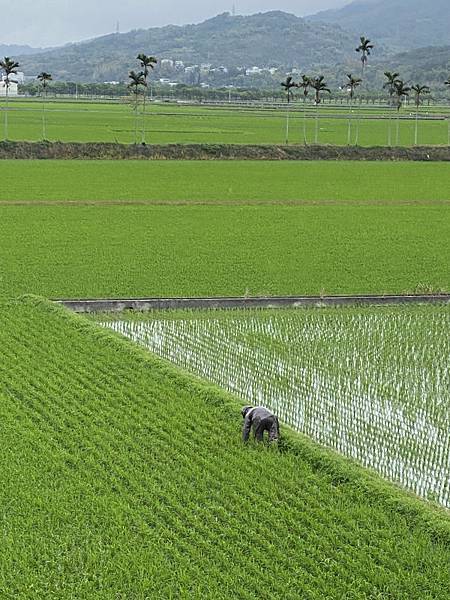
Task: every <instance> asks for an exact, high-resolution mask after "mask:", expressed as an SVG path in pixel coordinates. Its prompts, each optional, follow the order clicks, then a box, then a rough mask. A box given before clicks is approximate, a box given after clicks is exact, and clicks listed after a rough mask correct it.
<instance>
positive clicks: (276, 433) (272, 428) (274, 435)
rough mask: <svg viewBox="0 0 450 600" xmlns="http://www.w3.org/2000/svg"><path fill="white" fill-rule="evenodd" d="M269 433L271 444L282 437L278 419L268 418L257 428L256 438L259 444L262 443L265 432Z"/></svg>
mask: <svg viewBox="0 0 450 600" xmlns="http://www.w3.org/2000/svg"><path fill="white" fill-rule="evenodd" d="M265 431H267V432H268V433H269V442H275V441H276V440H278V438H279V437H280V425H279V423H278V417H266V418H265V419H262V421H261V422H260V423H259V424H258V426H257V427H256V428H255V438H256V440H257V441H258V442H262V440H263V437H264V432H265Z"/></svg>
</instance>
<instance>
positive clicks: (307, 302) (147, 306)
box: [54, 294, 450, 313]
mask: <svg viewBox="0 0 450 600" xmlns="http://www.w3.org/2000/svg"><path fill="white" fill-rule="evenodd" d="M54 301H55V302H57V303H59V304H62V305H63V306H65V307H66V308H69V309H70V310H73V311H74V312H77V313H95V312H123V311H126V310H135V311H142V312H145V311H150V310H183V309H226V308H301V307H311V306H316V307H318V308H320V307H325V306H355V305H356V306H357V305H370V304H373V305H387V304H428V303H432V304H434V303H436V302H443V303H450V294H429V295H400V296H394V295H392V296H391V295H382V296H377V295H369V296H367V295H360V296H273V297H268V296H261V297H251V298H245V297H242V298H129V299H126V298H122V299H113V298H110V299H107V298H105V299H90V300H89V299H79V300H77V299H74V300H68V299H66V300H64V299H56V300H54Z"/></svg>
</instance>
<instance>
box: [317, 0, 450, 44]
mask: <svg viewBox="0 0 450 600" xmlns="http://www.w3.org/2000/svg"><path fill="white" fill-rule="evenodd" d="M307 20H308V22H310V23H327V24H329V25H330V24H333V25H340V26H341V27H343V28H344V29H346V30H347V31H354V32H355V33H359V34H361V35H362V34H364V35H366V36H368V37H371V38H374V39H376V40H378V42H379V43H381V44H384V45H386V46H388V47H390V48H391V49H392V50H405V49H411V48H420V47H426V46H444V45H448V44H450V0H428V1H426V2H424V1H423V0H355V1H354V2H352V3H351V4H348V5H346V6H344V7H343V8H340V9H336V10H327V11H322V12H319V13H317V14H315V15H313V16H311V17H308V18H307Z"/></svg>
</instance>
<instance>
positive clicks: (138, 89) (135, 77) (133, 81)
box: [128, 71, 147, 144]
mask: <svg viewBox="0 0 450 600" xmlns="http://www.w3.org/2000/svg"><path fill="white" fill-rule="evenodd" d="M128 77H129V79H130V83H129V84H128V88H129V89H130V90H131V93H132V94H133V96H134V106H133V110H134V119H135V120H134V143H135V144H137V131H138V112H139V96H140V95H141V94H142V90H143V89H145V88H146V87H147V82H146V81H145V77H144V73H143V72H142V71H140V72H139V73H136V72H135V71H130V73H129V74H128Z"/></svg>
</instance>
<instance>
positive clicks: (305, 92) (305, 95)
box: [298, 75, 311, 146]
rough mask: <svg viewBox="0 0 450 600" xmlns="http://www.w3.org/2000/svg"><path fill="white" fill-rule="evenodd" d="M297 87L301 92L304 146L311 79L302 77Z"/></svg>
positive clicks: (306, 141)
mask: <svg viewBox="0 0 450 600" xmlns="http://www.w3.org/2000/svg"><path fill="white" fill-rule="evenodd" d="M298 87H299V88H300V89H301V90H303V92H302V93H303V143H304V144H305V146H306V145H307V143H308V139H307V135H306V100H307V99H308V95H309V88H310V87H311V77H308V75H302V80H301V81H300V82H299V83H298Z"/></svg>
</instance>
